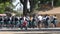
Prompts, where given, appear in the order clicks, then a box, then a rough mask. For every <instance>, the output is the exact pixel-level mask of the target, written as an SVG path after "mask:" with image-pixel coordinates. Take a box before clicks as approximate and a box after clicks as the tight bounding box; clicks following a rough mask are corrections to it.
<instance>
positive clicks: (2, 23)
mask: <svg viewBox="0 0 60 34" xmlns="http://www.w3.org/2000/svg"><path fill="white" fill-rule="evenodd" d="M51 23H53V25H54V27H56V24H57V17H56V15H53V16H50V15H47V14H46V15H41V14H40V15H33V16H19V17H18V16H11V17H8V16H4V17H2V16H0V27H11V28H13V27H18V28H41V27H44V28H49V27H50V24H51Z"/></svg>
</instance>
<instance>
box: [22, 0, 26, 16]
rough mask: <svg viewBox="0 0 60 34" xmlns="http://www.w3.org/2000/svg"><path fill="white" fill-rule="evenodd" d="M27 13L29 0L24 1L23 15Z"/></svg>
mask: <svg viewBox="0 0 60 34" xmlns="http://www.w3.org/2000/svg"><path fill="white" fill-rule="evenodd" d="M26 14H27V0H24V3H23V15H26Z"/></svg>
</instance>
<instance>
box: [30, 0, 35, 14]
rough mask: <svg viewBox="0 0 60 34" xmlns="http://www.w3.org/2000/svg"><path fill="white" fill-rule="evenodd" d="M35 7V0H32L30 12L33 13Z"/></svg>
mask: <svg viewBox="0 0 60 34" xmlns="http://www.w3.org/2000/svg"><path fill="white" fill-rule="evenodd" d="M33 8H34V0H30V13H32V11H33Z"/></svg>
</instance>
